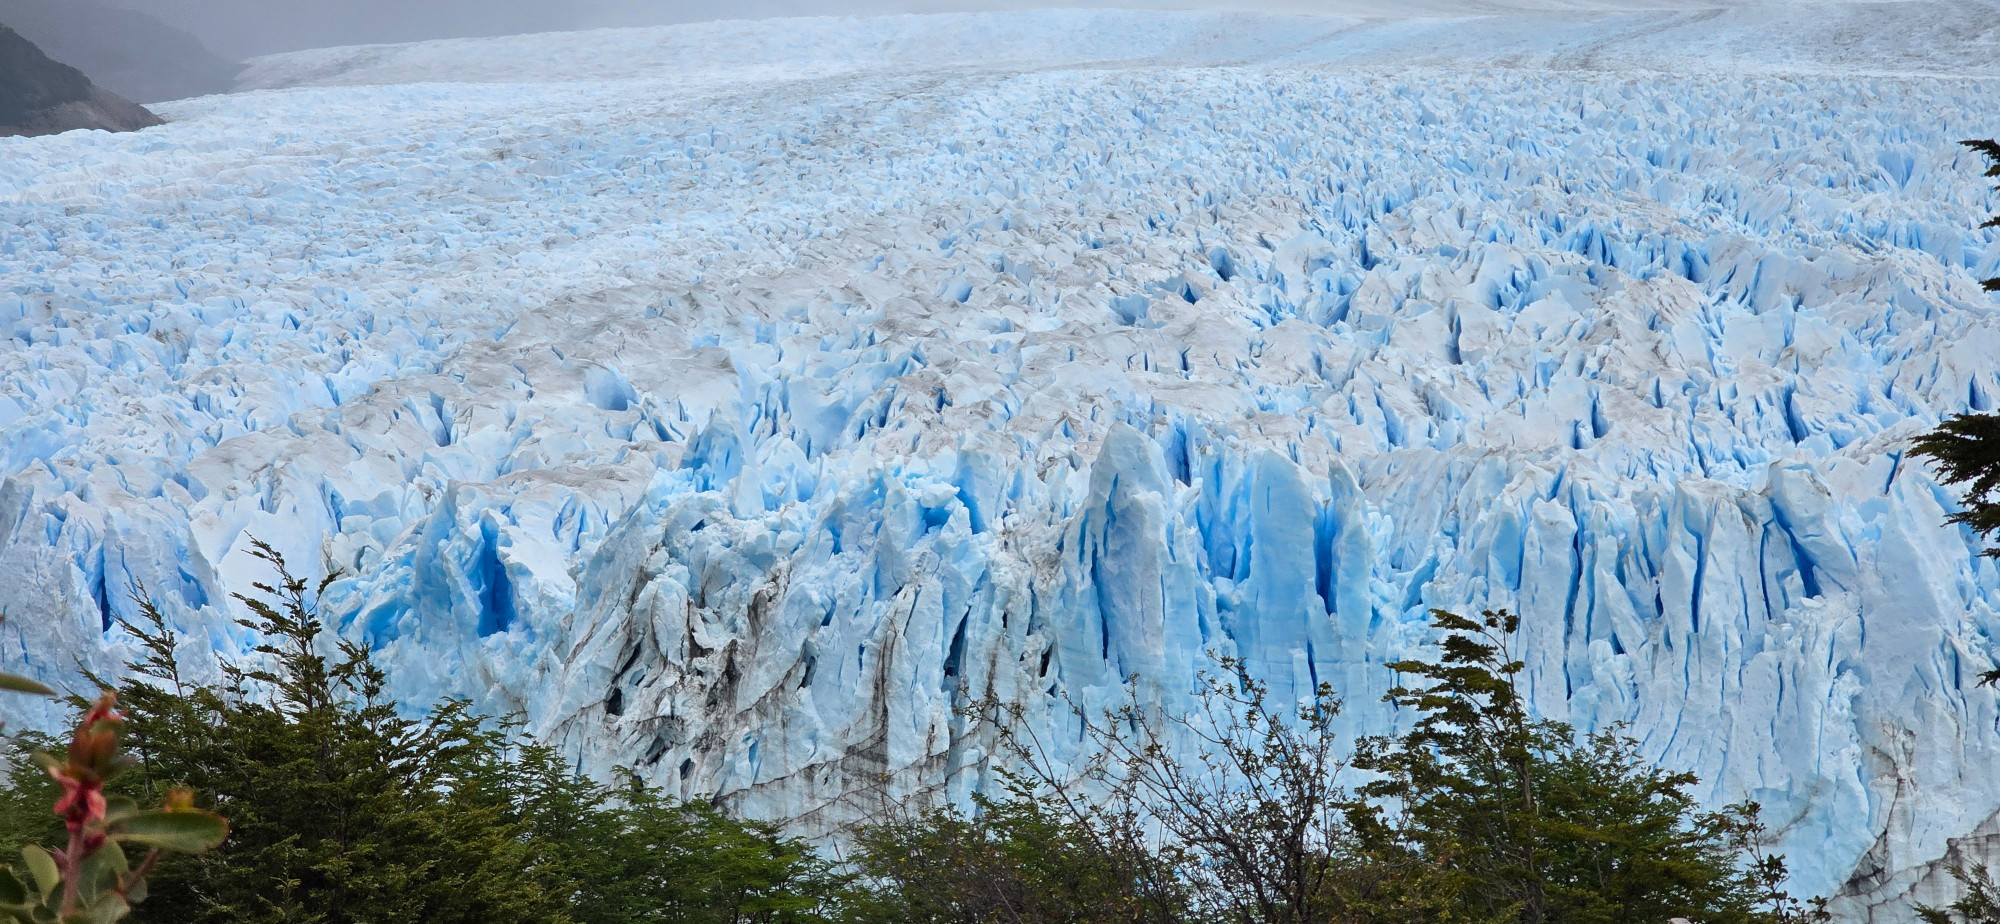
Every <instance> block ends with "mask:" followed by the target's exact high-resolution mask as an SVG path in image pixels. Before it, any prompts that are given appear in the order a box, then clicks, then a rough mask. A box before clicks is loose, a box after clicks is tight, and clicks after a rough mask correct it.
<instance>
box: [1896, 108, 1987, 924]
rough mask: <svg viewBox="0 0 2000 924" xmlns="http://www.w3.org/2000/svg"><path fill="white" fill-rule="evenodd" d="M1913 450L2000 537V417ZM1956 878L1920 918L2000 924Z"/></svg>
mask: <svg viewBox="0 0 2000 924" xmlns="http://www.w3.org/2000/svg"><path fill="white" fill-rule="evenodd" d="M1960 143H1961V144H1963V145H1965V146H1966V147H1968V148H1971V149H1973V150H1975V151H1978V152H1979V153H1980V154H1983V155H1985V157H1986V160H1987V163H1988V164H1989V166H1988V167H1987V169H1986V175H1987V176H1989V177H2000V141H1992V140H1987V141H1976V140H1974V141H1963V142H1960ZM1980 227H1982V228H1994V227H2000V216H1996V217H1994V218H1990V219H1988V220H1987V221H1986V223H1985V224H1983V225H1980ZM1985 286H1986V291H1988V292H2000V277H1996V278H1993V279H1988V280H1986V282H1985ZM1911 451H1912V452H1913V453H1915V454H1916V455H1919V456H1928V457H1929V458H1930V459H1931V460H1932V461H1933V462H1936V463H1937V465H1938V474H1939V476H1940V480H1941V481H1943V482H1944V483H1946V484H1961V485H1964V486H1965V487H1964V489H1963V490H1964V493H1963V494H1962V495H1961V497H1960V501H1961V502H1962V503H1963V504H1964V505H1965V509H1964V510H1961V511H1959V512H1957V513H1954V514H1952V515H1951V516H1950V517H1949V518H1948V521H1949V522H1952V523H1962V524H1965V525H1966V526H1970V527H1972V530H1973V532H1974V533H1976V534H1977V535H1978V536H1979V537H1980V538H1981V539H1982V540H1991V539H1992V537H1993V535H1994V533H1995V532H2000V500H1996V498H1995V494H1994V492H1995V490H1996V489H2000V414H1960V415H1958V416H1955V417H1952V418H1949V419H1947V420H1945V421H1944V422H1943V423H1941V424H1939V425H1938V427H1937V429H1935V430H1932V431H1931V432H1929V433H1926V434H1924V435H1923V436H1922V437H1920V438H1918V439H1917V441H1916V442H1915V443H1914V444H1912V448H1911ZM1984 554H1985V555H1987V556H1992V557H2000V546H1989V547H1988V548H1987V549H1986V551H1985V552H1984ZM1979 683H1980V685H1981V686H1993V685H1995V684H2000V669H1995V670H1989V671H1985V672H1983V673H1981V674H1980V675H1979ZM1949 869H1950V871H1951V874H1952V877H1953V878H1954V879H1956V880H1958V882H1959V884H1960V885H1961V886H1963V887H1964V889H1965V894H1964V895H1963V896H1961V897H1960V898H1959V899H1958V901H1955V902H1953V903H1952V904H1950V905H1947V906H1945V907H1943V908H1934V907H1931V906H1929V905H1919V906H1917V914H1918V916H1919V917H1920V918H1922V919H1923V920H1924V921H1925V922H1927V924H2000V889H1996V887H1995V886H1994V884H1993V876H1992V874H1991V873H1990V872H1988V871H1986V870H1983V869H1977V868H1973V867H1969V866H1967V865H1966V864H1965V862H1964V860H1963V859H1958V858H1954V859H1953V860H1952V862H1951V865H1950V866H1949Z"/></svg>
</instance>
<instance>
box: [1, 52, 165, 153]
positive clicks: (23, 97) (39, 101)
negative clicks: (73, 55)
mask: <svg viewBox="0 0 2000 924" xmlns="http://www.w3.org/2000/svg"><path fill="white" fill-rule="evenodd" d="M158 124H160V118H159V117H158V116H156V115H153V114H152V113H150V112H147V111H146V108H145V107H143V106H140V105H138V104H137V103H134V102H132V101H130V100H127V99H125V98H124V97H121V96H118V95H116V94H113V93H111V92H110V91H108V90H105V89H104V88H102V87H99V86H98V85H96V84H94V83H91V82H90V78H88V77H85V76H83V72H82V71H79V70H77V69H76V68H73V67H70V66H69V65H67V64H63V63H61V62H58V61H55V60H53V59H51V58H50V57H49V56H48V55H45V54H43V53H42V50H41V49H40V48H36V47H35V45H34V43H33V42H30V41H28V40H27V39H24V38H22V37H21V36H20V34H19V33H17V32H15V31H14V30H12V29H9V28H7V27H6V26H0V136H7V135H50V134H54V133H56V132H66V131H69V130H71V129H77V128H97V129H103V130H105V131H114V132H119V131H132V130H134V129H139V128H145V127H146V126H148V125H158Z"/></svg>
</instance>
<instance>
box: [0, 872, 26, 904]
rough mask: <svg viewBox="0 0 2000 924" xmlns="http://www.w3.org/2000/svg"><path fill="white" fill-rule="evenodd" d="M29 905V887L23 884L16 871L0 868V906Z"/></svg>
mask: <svg viewBox="0 0 2000 924" xmlns="http://www.w3.org/2000/svg"><path fill="white" fill-rule="evenodd" d="M27 903H28V887H27V886H24V885H22V884H21V879H20V877H18V876H16V875H14V871H13V870H11V869H8V868H6V867H4V866H0V905H25V904H27Z"/></svg>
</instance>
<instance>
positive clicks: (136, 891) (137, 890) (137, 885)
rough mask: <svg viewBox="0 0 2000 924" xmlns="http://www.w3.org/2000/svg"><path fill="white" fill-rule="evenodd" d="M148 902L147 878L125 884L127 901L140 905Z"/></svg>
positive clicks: (139, 878)
mask: <svg viewBox="0 0 2000 924" xmlns="http://www.w3.org/2000/svg"><path fill="white" fill-rule="evenodd" d="M145 900H146V877H144V876H140V877H138V878H137V879H134V880H132V881H131V882H128V883H125V901H127V902H129V903H131V904H134V905H136V904H138V903H140V902H143V901H145Z"/></svg>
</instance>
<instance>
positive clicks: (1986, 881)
mask: <svg viewBox="0 0 2000 924" xmlns="http://www.w3.org/2000/svg"><path fill="white" fill-rule="evenodd" d="M1951 875H1952V878H1953V879H1956V880H1958V884H1959V885H1960V886H1961V887H1962V888H1964V890H1965V894H1963V895H1961V896H1959V898H1958V900H1957V901H1955V902H1952V903H1951V904H1949V905H1946V906H1945V907H1943V908H1934V907H1931V906H1929V905H1918V906H1917V917H1918V918H1919V919H1920V920H1922V921H1923V922H1924V924H2000V886H1995V885H1994V884H1993V874H1992V873H1990V872H1987V871H1986V870H1983V869H1979V868H1977V867H1969V866H1966V865H1965V864H1964V863H1962V862H1960V863H1954V864H1952V867H1951Z"/></svg>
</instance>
